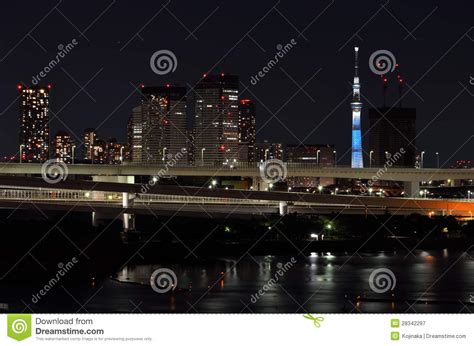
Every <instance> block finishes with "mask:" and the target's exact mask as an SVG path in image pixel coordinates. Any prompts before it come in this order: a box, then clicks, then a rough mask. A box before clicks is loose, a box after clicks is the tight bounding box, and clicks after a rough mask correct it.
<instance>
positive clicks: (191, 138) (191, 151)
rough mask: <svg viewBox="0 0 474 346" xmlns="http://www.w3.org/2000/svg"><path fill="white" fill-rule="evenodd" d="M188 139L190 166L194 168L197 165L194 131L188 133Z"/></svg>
mask: <svg viewBox="0 0 474 346" xmlns="http://www.w3.org/2000/svg"><path fill="white" fill-rule="evenodd" d="M186 134H187V137H188V143H187V144H188V146H187V148H188V165H191V166H193V165H194V164H195V163H196V154H195V153H196V150H195V148H194V129H188V130H187V132H186Z"/></svg>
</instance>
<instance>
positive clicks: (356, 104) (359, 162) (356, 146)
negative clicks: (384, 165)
mask: <svg viewBox="0 0 474 346" xmlns="http://www.w3.org/2000/svg"><path fill="white" fill-rule="evenodd" d="M354 52H355V65H354V67H355V74H354V83H353V84H352V102H351V109H352V156H351V167H352V168H364V160H363V157H362V136H361V130H360V115H361V110H362V102H361V101H360V83H359V65H358V59H357V58H358V53H359V47H354Z"/></svg>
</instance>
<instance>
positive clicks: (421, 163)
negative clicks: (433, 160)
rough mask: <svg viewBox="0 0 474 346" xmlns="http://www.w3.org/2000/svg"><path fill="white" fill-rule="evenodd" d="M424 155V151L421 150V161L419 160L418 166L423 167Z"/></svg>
mask: <svg viewBox="0 0 474 346" xmlns="http://www.w3.org/2000/svg"><path fill="white" fill-rule="evenodd" d="M424 156H425V152H424V151H422V152H421V162H420V167H421V168H423V157H424Z"/></svg>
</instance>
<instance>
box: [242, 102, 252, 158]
mask: <svg viewBox="0 0 474 346" xmlns="http://www.w3.org/2000/svg"><path fill="white" fill-rule="evenodd" d="M239 158H240V161H247V162H254V161H255V104H254V103H253V102H252V100H240V102H239Z"/></svg>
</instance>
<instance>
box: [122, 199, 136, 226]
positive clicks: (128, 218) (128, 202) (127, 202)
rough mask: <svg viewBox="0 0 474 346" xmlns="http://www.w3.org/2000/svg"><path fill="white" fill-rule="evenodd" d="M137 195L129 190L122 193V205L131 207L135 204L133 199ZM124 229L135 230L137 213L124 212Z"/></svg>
mask: <svg viewBox="0 0 474 346" xmlns="http://www.w3.org/2000/svg"><path fill="white" fill-rule="evenodd" d="M134 199H135V196H132V195H131V194H130V193H128V192H124V193H123V194H122V207H123V208H129V207H131V206H133V201H134ZM122 217H123V230H124V231H125V232H126V231H133V230H135V215H134V214H130V213H123V215H122Z"/></svg>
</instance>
